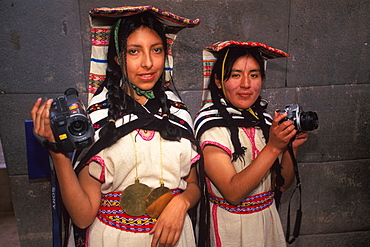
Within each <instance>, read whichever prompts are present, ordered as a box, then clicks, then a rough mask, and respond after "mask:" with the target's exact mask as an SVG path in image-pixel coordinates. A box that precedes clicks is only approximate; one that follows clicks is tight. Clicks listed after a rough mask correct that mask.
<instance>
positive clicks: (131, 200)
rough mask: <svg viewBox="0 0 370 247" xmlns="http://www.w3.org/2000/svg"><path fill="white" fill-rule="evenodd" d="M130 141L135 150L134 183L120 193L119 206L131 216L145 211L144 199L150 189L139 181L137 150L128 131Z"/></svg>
mask: <svg viewBox="0 0 370 247" xmlns="http://www.w3.org/2000/svg"><path fill="white" fill-rule="evenodd" d="M130 136H131V139H132V142H133V144H134V152H135V171H136V176H135V183H134V184H131V185H129V186H128V187H127V188H126V189H124V191H122V194H121V200H120V203H121V208H122V210H123V211H125V213H127V214H128V215H131V216H141V215H143V214H145V212H146V204H145V199H146V197H147V196H148V195H149V193H150V191H151V189H150V188H149V186H147V185H146V184H142V183H140V180H139V172H138V162H137V150H136V144H135V140H134V137H133V136H132V133H130Z"/></svg>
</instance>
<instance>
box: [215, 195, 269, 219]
mask: <svg viewBox="0 0 370 247" xmlns="http://www.w3.org/2000/svg"><path fill="white" fill-rule="evenodd" d="M210 201H211V202H212V203H214V204H216V205H217V206H218V207H220V208H223V209H225V210H227V211H229V212H230V213H234V214H252V213H255V212H258V211H262V210H264V209H265V208H267V207H269V206H270V205H271V204H272V203H273V202H274V192H273V191H267V192H263V193H260V194H256V195H253V196H249V197H247V198H245V199H244V200H243V201H242V202H241V203H240V204H238V205H232V204H230V203H228V202H227V201H226V200H225V199H224V198H220V197H216V196H214V195H210Z"/></svg>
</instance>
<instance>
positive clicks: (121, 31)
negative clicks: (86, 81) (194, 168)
mask: <svg viewBox="0 0 370 247" xmlns="http://www.w3.org/2000/svg"><path fill="white" fill-rule="evenodd" d="M143 26H144V27H148V28H150V29H152V30H154V31H155V32H156V33H157V34H158V35H159V37H160V38H161V40H162V43H163V49H164V51H165V54H167V38H166V35H165V32H164V27H163V25H162V24H161V23H160V22H159V21H158V19H157V18H156V17H155V15H154V14H151V13H149V12H144V13H141V14H136V15H133V16H130V17H125V18H122V19H120V20H119V21H117V22H116V23H115V24H114V25H113V26H112V31H111V34H110V42H109V47H108V56H107V60H108V61H107V62H108V66H107V70H106V79H105V81H104V82H103V84H102V85H103V86H105V87H106V88H107V89H108V93H107V99H108V107H109V110H108V118H109V119H110V120H113V121H115V120H117V119H118V118H120V117H121V116H122V114H129V113H132V112H133V111H134V109H135V102H133V101H132V100H131V99H130V98H131V96H129V95H128V94H127V93H126V92H131V95H133V89H132V87H131V85H130V82H129V80H128V78H127V74H126V73H125V72H123V71H122V68H126V66H127V64H126V52H127V51H126V50H127V49H126V48H127V39H128V37H129V36H130V35H131V34H132V33H133V32H134V31H135V30H137V29H138V28H140V27H143ZM115 32H117V34H118V39H117V40H118V46H117V45H116V39H115V37H114V36H115ZM116 47H118V49H119V51H117V49H116ZM116 57H118V58H121V59H120V60H121V61H120V63H122V64H121V65H119V64H118V63H117V62H116V59H115V58H116ZM165 59H167V56H166V55H165ZM124 71H127V69H124ZM164 84H165V78H164V73H162V76H161V78H160V79H159V80H158V81H157V83H156V84H155V85H154V88H153V92H154V95H155V97H156V98H157V99H159V102H160V106H161V108H162V113H163V128H161V130H160V134H161V137H162V138H164V139H166V140H171V141H175V140H176V141H178V140H180V137H181V133H180V132H181V131H180V130H179V129H178V128H176V127H174V126H173V125H172V124H170V122H169V117H170V110H169V108H170V102H169V100H168V99H167V96H166V94H165V87H164ZM171 84H172V85H173V82H172V81H171ZM175 91H176V90H175ZM129 97H130V98H129ZM112 126H113V124H110V129H111V128H113V127H112ZM103 133H104V131H103Z"/></svg>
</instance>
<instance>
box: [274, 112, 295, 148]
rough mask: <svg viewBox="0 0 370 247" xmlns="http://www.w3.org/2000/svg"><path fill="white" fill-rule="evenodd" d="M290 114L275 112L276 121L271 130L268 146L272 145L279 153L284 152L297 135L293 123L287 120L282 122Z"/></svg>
mask: <svg viewBox="0 0 370 247" xmlns="http://www.w3.org/2000/svg"><path fill="white" fill-rule="evenodd" d="M287 115H288V114H287V113H282V114H280V113H279V111H275V115H274V120H273V121H272V125H271V128H270V138H269V141H268V145H271V146H272V147H274V148H275V149H277V150H278V151H279V152H282V151H284V149H285V148H286V147H287V146H288V144H289V142H290V140H291V139H292V138H293V137H294V136H295V135H296V134H297V130H296V129H295V126H294V124H293V121H291V120H286V121H284V122H281V121H282V120H283V119H284V118H285V117H286V116H287Z"/></svg>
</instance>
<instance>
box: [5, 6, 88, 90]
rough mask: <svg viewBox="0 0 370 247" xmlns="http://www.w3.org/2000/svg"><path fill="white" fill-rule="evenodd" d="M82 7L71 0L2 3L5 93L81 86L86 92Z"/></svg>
mask: <svg viewBox="0 0 370 247" xmlns="http://www.w3.org/2000/svg"><path fill="white" fill-rule="evenodd" d="M8 2H9V1H8ZM78 8H79V6H78V3H77V2H76V1H71V0H70V1H62V2H44V3H42V4H40V3H39V2H34V1H31V2H30V1H17V2H16V3H14V2H12V3H8V4H2V11H1V13H2V14H1V16H0V22H1V23H2V25H1V26H2V28H3V29H2V33H3V35H1V37H0V41H1V43H2V44H3V46H2V49H1V50H0V56H1V57H2V59H3V61H2V63H1V65H0V71H1V75H2V82H1V84H0V85H1V86H0V90H1V92H2V93H6V94H9V93H18V94H19V93H48V92H64V90H65V88H67V87H70V86H76V85H77V87H78V90H79V91H85V92H86V89H87V88H86V85H87V84H86V83H87V77H86V76H85V75H84V73H83V63H82V62H83V60H82V47H81V36H80V22H79V15H78V11H77V10H78ZM35 10H37V11H35ZM25 23H26V24H27V25H26V26H25Z"/></svg>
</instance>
